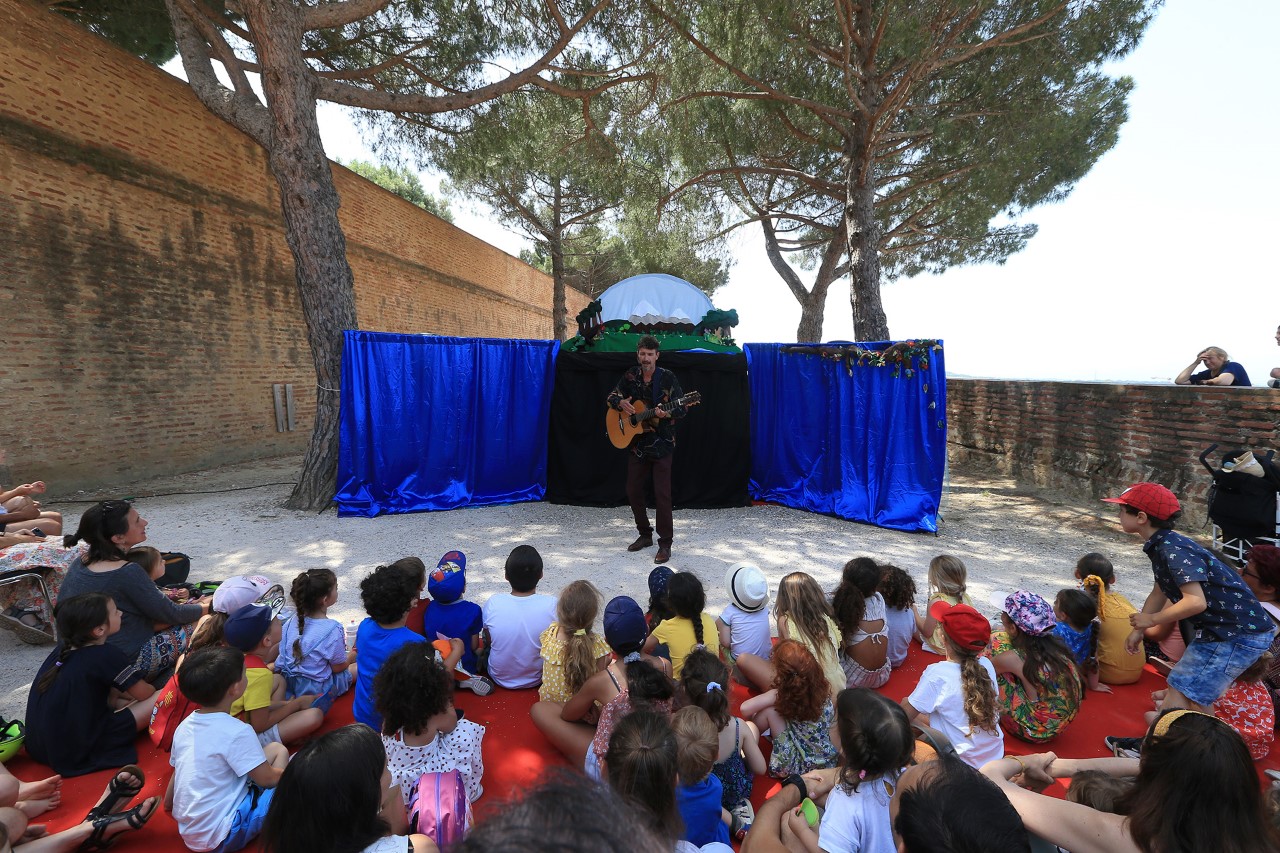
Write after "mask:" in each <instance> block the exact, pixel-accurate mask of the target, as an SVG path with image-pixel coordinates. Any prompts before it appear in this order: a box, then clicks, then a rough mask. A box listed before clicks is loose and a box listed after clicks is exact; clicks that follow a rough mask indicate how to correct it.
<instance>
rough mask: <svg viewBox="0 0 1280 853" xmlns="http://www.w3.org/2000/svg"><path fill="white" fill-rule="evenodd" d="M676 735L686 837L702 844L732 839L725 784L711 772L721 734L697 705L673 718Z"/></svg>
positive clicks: (678, 789)
mask: <svg viewBox="0 0 1280 853" xmlns="http://www.w3.org/2000/svg"><path fill="white" fill-rule="evenodd" d="M671 730H672V731H673V732H675V736H676V768H677V770H678V771H679V784H677V785H676V808H678V809H679V810H680V817H681V818H682V819H683V821H684V835H683V836H682V837H683V838H684V840H685V841H688V842H689V843H690V844H694V845H696V846H698V847H701V846H702V845H703V844H710V843H711V842H713V841H719V842H722V843H724V844H728V843H729V821H730V820H731V817H730V815H729V813H728V812H727V811H726V810H725V809H724V807H723V806H721V805H720V801H721V800H722V799H723V796H724V794H723V788H722V786H721V784H720V779H719V778H717V777H716V775H715V774H713V773H712V772H711V766H712V765H713V764H714V763H715V760H716V749H717V748H718V743H717V741H718V739H719V735H718V734H717V732H716V726H715V723H713V722H711V718H710V717H708V716H707V712H706V711H704V710H702V709H701V708H699V707H697V706H695V705H688V706H685V707H684V708H681V709H680V710H679V711H676V713H675V715H674V716H672V718H671Z"/></svg>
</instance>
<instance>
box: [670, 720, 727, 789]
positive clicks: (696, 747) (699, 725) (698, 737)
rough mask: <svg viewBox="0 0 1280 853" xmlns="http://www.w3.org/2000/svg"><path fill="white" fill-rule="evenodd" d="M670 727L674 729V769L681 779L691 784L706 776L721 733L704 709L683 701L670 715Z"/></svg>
mask: <svg viewBox="0 0 1280 853" xmlns="http://www.w3.org/2000/svg"><path fill="white" fill-rule="evenodd" d="M671 730H672V731H674V732H675V733H676V749H677V752H676V770H677V772H678V773H679V774H680V781H681V782H682V783H684V784H685V785H692V784H694V783H696V782H701V781H702V780H703V779H705V778H707V775H708V774H709V773H710V772H711V768H712V766H713V765H715V763H716V753H718V752H719V751H720V733H719V732H718V731H716V724H715V723H713V722H712V721H711V717H710V716H708V715H707V712H706V711H704V710H702V709H701V708H699V707H698V706H697V705H686V706H684V707H683V708H681V709H680V710H679V711H676V712H675V714H674V715H672V717H671Z"/></svg>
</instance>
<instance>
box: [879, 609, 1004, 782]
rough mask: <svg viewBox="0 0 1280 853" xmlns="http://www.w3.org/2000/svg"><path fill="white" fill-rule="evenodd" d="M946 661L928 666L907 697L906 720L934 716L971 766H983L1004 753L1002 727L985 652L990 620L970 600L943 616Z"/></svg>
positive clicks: (931, 722)
mask: <svg viewBox="0 0 1280 853" xmlns="http://www.w3.org/2000/svg"><path fill="white" fill-rule="evenodd" d="M940 616H941V618H940V619H939V625H941V627H942V631H943V645H944V646H945V647H946V652H947V659H946V660H945V661H942V662H941V663H934V664H930V665H929V666H927V667H925V670H924V673H923V674H921V676H920V681H919V683H918V684H916V687H915V689H914V690H912V691H911V695H910V696H908V697H907V698H906V699H903V700H902V710H903V711H906V713H907V721H908V722H911V721H914V720H915V718H916V717H917V716H918V715H920V714H928V715H929V725H931V726H933V727H934V728H935V729H938V730H939V731H941V732H942V733H943V734H944V735H946V736H947V737H948V738H949V739H950V740H951V743H952V745H953V746H954V747H955V748H956V754H958V755H959V756H960V758H961V759H963V760H964V762H965V763H966V764H968V765H969V766H970V767H974V768H980V767H982V765H984V764H986V763H987V762H988V761H995V760H996V759H997V758H1001V757H1003V756H1004V735H1003V734H1001V732H1000V726H999V725H998V720H999V711H998V710H997V706H998V702H999V694H998V693H997V690H998V689H999V688H998V687H997V682H996V670H995V667H994V666H993V665H992V664H991V661H990V660H989V659H988V658H986V657H983V656H982V652H983V650H984V649H986V647H987V644H988V643H989V642H990V641H991V623H990V622H988V621H987V618H986V617H985V616H983V615H982V614H981V613H979V612H978V611H976V610H974V609H973V608H972V607H970V606H969V605H967V604H957V605H955V606H954V607H951V608H949V609H947V611H946V612H945V613H941V614H940Z"/></svg>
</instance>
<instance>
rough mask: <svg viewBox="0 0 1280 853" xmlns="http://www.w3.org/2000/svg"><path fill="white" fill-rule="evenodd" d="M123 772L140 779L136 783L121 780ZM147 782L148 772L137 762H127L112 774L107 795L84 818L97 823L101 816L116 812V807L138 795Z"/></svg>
mask: <svg viewBox="0 0 1280 853" xmlns="http://www.w3.org/2000/svg"><path fill="white" fill-rule="evenodd" d="M121 773H128V774H130V775H132V776H134V777H135V778H137V780H138V781H137V782H136V783H128V782H121V781H120V774H121ZM146 784H147V774H146V773H144V772H142V768H141V767H139V766H138V765H136V764H126V765H125V766H124V767H121V768H120V769H119V770H117V771H116V772H115V773H113V774H112V776H111V781H110V782H108V783H107V795H106V796H105V797H103V798H102V802H100V803H98V804H97V805H96V806H94V807H93V808H91V809H89V813H88V814H87V815H85V816H84V819H85V820H86V821H90V822H93V823H94V824H96V823H97V821H98V819H99V818H102V817H104V816H107V815H112V814H116V807H117V806H119V805H120V804H121V803H127V802H129V801H130V800H132V799H133V798H134V797H136V796H138V794H139V793H141V791H142V788H143V786H144V785H146Z"/></svg>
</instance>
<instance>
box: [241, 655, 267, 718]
mask: <svg viewBox="0 0 1280 853" xmlns="http://www.w3.org/2000/svg"><path fill="white" fill-rule="evenodd" d="M244 664H245V669H244V672H245V677H246V678H248V679H249V686H248V687H246V688H245V691H244V694H243V695H242V696H241V697H240V698H239V699H237V700H236V701H234V702H232V703H231V716H233V717H236V718H238V719H241V720H244V721H245V722H246V723H247V722H249V712H250V711H256V710H258V709H259V708H266V707H268V706H269V705H270V704H271V682H272V679H274V678H275V673H273V672H272V671H271V670H270V669H269V668H268V667H267V665H266V664H265V663H263V662H262V659H261V658H259V657H257V656H256V655H245V656H244Z"/></svg>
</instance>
